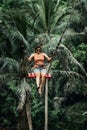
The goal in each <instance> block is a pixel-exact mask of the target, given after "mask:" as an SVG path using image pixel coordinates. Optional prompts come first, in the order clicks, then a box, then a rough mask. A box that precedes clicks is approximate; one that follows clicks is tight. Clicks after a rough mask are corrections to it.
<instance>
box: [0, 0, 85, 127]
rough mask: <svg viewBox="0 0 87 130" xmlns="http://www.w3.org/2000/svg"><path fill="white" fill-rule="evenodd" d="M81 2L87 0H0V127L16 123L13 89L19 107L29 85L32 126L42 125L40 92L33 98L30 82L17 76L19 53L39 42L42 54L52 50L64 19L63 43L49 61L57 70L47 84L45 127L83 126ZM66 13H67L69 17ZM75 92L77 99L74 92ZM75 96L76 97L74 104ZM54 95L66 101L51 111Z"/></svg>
mask: <svg viewBox="0 0 87 130" xmlns="http://www.w3.org/2000/svg"><path fill="white" fill-rule="evenodd" d="M86 4H87V2H86V1H79V0H74V1H73V0H67V1H65V0H31V1H30V0H26V1H24V0H4V1H2V2H0V36H1V37H0V56H1V58H0V72H1V75H0V82H1V86H0V89H1V91H0V92H1V94H0V98H1V105H0V107H1V108H0V110H1V115H0V117H1V118H0V122H1V125H2V126H6V127H11V126H14V127H15V126H16V124H17V120H16V119H17V104H16V103H17V100H16V97H15V96H14V95H15V94H16V92H17V91H18V97H19V106H18V108H20V109H22V108H23V106H24V104H25V101H26V96H27V92H28V96H30V93H29V92H30V86H32V89H31V101H32V104H31V106H32V110H31V113H32V120H33V126H34V129H35V130H43V129H44V96H43V98H42V99H38V96H37V91H36V86H35V81H34V82H33V81H30V80H28V79H27V80H26V79H24V77H22V76H23V75H22V74H23V72H24V71H21V68H20V67H21V66H20V64H21V63H20V61H21V59H22V63H23V62H24V56H25V55H29V54H31V53H32V51H34V48H35V46H37V45H38V44H42V45H43V50H45V52H46V53H48V54H50V53H51V51H52V53H53V52H54V49H55V46H56V45H57V43H58V41H59V39H60V36H61V35H60V34H61V32H62V31H63V30H64V28H65V26H66V24H67V23H68V26H67V30H66V32H65V34H64V37H63V39H62V42H63V43H64V45H63V44H61V45H60V46H59V48H58V50H57V55H56V57H55V59H54V61H53V62H52V67H53V68H52V69H53V71H56V70H57V73H56V74H54V73H55V72H53V79H52V80H51V82H50V83H49V87H50V88H49V90H50V92H49V129H50V130H82V129H84V130H86V129H87V125H86V122H87V119H86V118H87V116H86V109H87V107H86V106H87V104H86V102H83V101H84V100H85V101H86V100H87V99H86V95H87V84H86V82H84V80H83V79H84V77H85V78H86V72H85V70H84V68H85V69H86V70H87V67H86V66H87V60H86V59H87V54H86V52H87V45H86V42H87V38H86V26H87V15H86V14H87V5H86ZM71 13H72V17H71V19H70V20H69V21H68V19H69V16H70V14H71ZM67 21H68V22H67ZM65 45H66V46H67V47H66V46H65ZM70 50H71V52H72V53H71V52H70ZM73 54H74V57H73ZM76 59H77V60H76ZM78 61H79V62H80V63H81V64H80V63H79V62H78ZM23 65H24V66H26V65H25V64H23ZM29 67H30V66H29ZM29 67H28V68H29ZM83 67H84V68H83ZM82 77H83V79H82ZM2 83H4V86H3V84H2ZM16 86H18V88H17V87H16ZM8 90H9V91H8ZM75 94H76V95H77V97H76V100H75V98H74V96H73V95H75ZM79 95H81V99H79V102H78V97H79ZM56 96H58V97H61V96H62V97H63V98H64V99H66V100H65V102H64V105H62V104H61V105H60V108H59V107H58V108H57V109H56V110H55V108H54V100H53V98H54V97H56ZM68 96H69V98H68ZM69 99H72V100H69ZM82 99H83V100H82ZM68 101H69V102H68ZM72 102H73V103H72ZM69 103H71V105H70V104H69ZM9 115H11V116H9Z"/></svg>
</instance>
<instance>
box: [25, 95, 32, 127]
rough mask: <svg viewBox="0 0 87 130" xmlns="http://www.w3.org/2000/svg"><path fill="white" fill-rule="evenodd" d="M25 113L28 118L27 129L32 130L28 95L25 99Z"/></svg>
mask: <svg viewBox="0 0 87 130" xmlns="http://www.w3.org/2000/svg"><path fill="white" fill-rule="evenodd" d="M26 114H27V119H28V127H29V130H33V126H32V119H31V101H30V100H29V98H28V97H27V100H26Z"/></svg>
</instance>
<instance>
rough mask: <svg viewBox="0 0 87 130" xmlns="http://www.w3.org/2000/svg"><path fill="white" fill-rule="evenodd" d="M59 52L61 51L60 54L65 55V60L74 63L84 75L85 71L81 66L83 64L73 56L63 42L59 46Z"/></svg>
mask: <svg viewBox="0 0 87 130" xmlns="http://www.w3.org/2000/svg"><path fill="white" fill-rule="evenodd" d="M59 52H60V53H61V55H62V56H65V60H67V61H68V62H69V63H70V64H74V65H76V66H78V67H79V68H80V69H81V70H82V72H83V73H84V74H85V75H86V71H85V69H84V68H83V66H82V65H81V64H80V63H79V62H78V61H77V60H76V59H75V58H74V56H73V55H72V53H71V52H70V50H69V49H68V48H67V47H66V46H65V45H63V44H61V45H60V46H59Z"/></svg>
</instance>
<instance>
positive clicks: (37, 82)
mask: <svg viewBox="0 0 87 130" xmlns="http://www.w3.org/2000/svg"><path fill="white" fill-rule="evenodd" d="M34 73H35V75H36V85H37V88H39V86H40V69H38V68H36V69H35V70H34Z"/></svg>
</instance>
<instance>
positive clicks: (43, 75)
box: [40, 69, 47, 93]
mask: <svg viewBox="0 0 87 130" xmlns="http://www.w3.org/2000/svg"><path fill="white" fill-rule="evenodd" d="M46 73H47V71H46V69H42V70H41V83H40V89H41V93H42V89H43V87H44V84H45V76H46Z"/></svg>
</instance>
